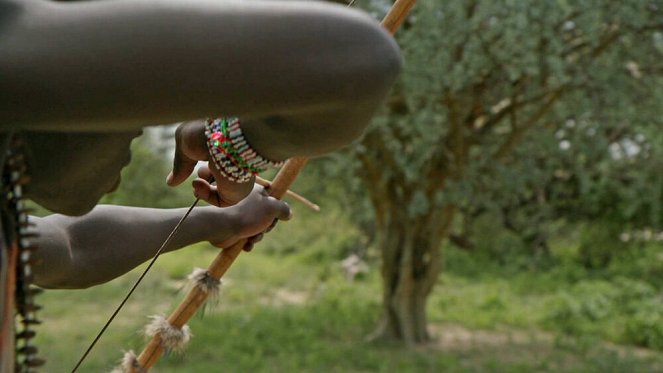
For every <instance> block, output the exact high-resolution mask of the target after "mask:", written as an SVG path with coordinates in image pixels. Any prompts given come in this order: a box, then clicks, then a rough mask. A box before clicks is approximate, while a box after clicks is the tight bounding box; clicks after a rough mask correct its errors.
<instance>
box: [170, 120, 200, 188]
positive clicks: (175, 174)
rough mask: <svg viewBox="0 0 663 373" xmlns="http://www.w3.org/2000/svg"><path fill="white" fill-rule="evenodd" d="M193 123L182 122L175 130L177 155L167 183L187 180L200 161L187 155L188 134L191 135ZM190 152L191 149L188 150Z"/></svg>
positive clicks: (178, 182) (179, 182)
mask: <svg viewBox="0 0 663 373" xmlns="http://www.w3.org/2000/svg"><path fill="white" fill-rule="evenodd" d="M191 127H192V126H191V125H187V123H183V124H181V125H180V126H179V127H178V128H177V130H176V131H175V156H174V157H173V170H172V171H171V172H170V173H169V174H168V177H167V178H166V183H167V184H168V185H169V186H176V185H179V184H181V183H182V182H183V181H185V180H186V179H187V178H188V177H189V175H191V173H193V169H194V168H195V167H196V164H197V163H198V160H197V159H192V158H191V157H189V156H188V155H187V150H188V144H187V136H189V137H191V134H190V133H189V132H191ZM188 152H189V153H190V151H188Z"/></svg>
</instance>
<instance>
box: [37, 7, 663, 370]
mask: <svg viewBox="0 0 663 373" xmlns="http://www.w3.org/2000/svg"><path fill="white" fill-rule="evenodd" d="M390 5H391V3H390V2H389V1H387V0H372V1H370V2H365V1H358V2H357V4H355V6H357V7H360V8H363V9H365V10H366V11H368V12H370V13H371V14H373V15H374V16H375V18H376V19H380V18H382V16H383V15H384V14H385V13H386V11H387V9H388V8H389V6H390ZM397 39H398V42H399V44H400V45H401V48H402V50H403V54H404V59H405V69H404V72H403V74H402V75H401V77H400V80H399V81H398V83H397V84H396V86H395V87H394V89H393V91H392V93H391V95H390V97H389V98H388V100H387V102H386V104H385V105H384V108H383V109H382V110H381V111H380V112H379V113H378V114H377V116H376V118H375V120H374V122H373V124H372V125H371V127H370V129H369V131H368V132H367V133H366V135H365V136H364V137H363V139H362V140H360V141H358V142H357V143H356V144H354V145H353V146H352V147H349V148H347V149H345V150H344V151H341V152H338V153H335V154H333V155H330V156H327V157H323V158H319V159H316V160H313V161H312V162H311V163H310V165H309V166H308V167H307V169H306V170H305V171H304V173H303V175H302V176H301V177H300V179H299V180H298V181H297V183H296V184H295V186H294V187H293V189H294V190H295V191H296V192H298V193H300V194H303V195H305V196H307V197H308V198H309V199H311V200H313V201H314V202H316V203H318V204H319V205H320V206H321V208H322V211H321V212H319V213H316V212H312V211H309V210H307V208H306V207H304V206H303V205H301V204H298V203H297V202H291V206H292V207H293V208H294V210H295V218H294V220H293V221H291V222H288V223H281V224H279V226H278V228H277V229H276V230H275V231H273V232H272V233H270V234H269V235H268V236H267V237H266V239H265V240H264V241H263V242H262V243H261V244H260V245H259V246H258V247H257V248H256V249H255V250H254V251H253V252H251V253H250V254H243V255H241V257H240V258H239V259H238V261H237V262H236V263H235V265H234V266H233V267H232V268H231V269H230V271H229V272H228V274H227V275H226V277H225V278H224V280H223V285H222V291H221V294H220V296H219V298H218V299H217V300H216V301H214V302H212V303H213V304H209V305H208V306H207V307H206V309H205V312H204V313H202V315H201V316H199V317H196V318H194V319H193V320H192V321H191V323H190V326H191V328H192V331H193V334H194V338H193V340H192V342H191V343H190V345H189V347H188V349H187V351H186V353H185V354H184V355H175V354H171V355H168V356H166V357H165V358H163V359H162V360H161V361H160V362H159V364H158V365H157V367H156V368H155V369H154V371H156V372H220V371H223V372H248V371H251V372H396V371H397V372H441V371H444V372H655V371H662V372H663V354H662V351H663V231H662V229H663V228H662V223H663V221H662V220H663V208H662V203H663V156H662V155H663V154H662V153H663V134H662V132H661V128H663V127H662V123H661V122H662V121H663V96H662V93H663V91H662V90H663V84H661V82H662V77H663V1H657V0H652V1H649V0H623V1H611V2H608V1H599V0H583V1H566V0H551V1H524V0H465V1H459V0H449V1H442V0H420V1H419V2H418V4H417V5H416V6H415V7H414V10H413V13H412V15H411V16H410V17H409V18H408V20H407V21H406V23H405V24H404V25H403V27H402V28H401V30H400V31H399V32H398V35H397ZM172 143H173V141H172V136H171V134H170V132H169V131H168V129H163V128H162V129H153V130H150V131H148V132H147V134H146V135H145V136H143V137H142V138H141V139H139V140H137V141H135V142H134V144H133V161H132V163H131V165H130V166H129V167H128V168H127V169H125V170H124V173H123V178H122V180H123V181H122V185H121V187H120V189H119V190H118V191H117V192H115V193H114V194H112V195H109V196H107V197H106V198H105V200H104V203H113V204H122V205H133V206H149V207H184V206H188V205H189V204H190V203H191V202H192V199H193V197H192V196H191V190H190V188H187V187H186V186H184V187H181V188H178V189H170V188H168V187H166V186H165V182H164V179H165V177H166V175H167V173H168V171H169V162H170V160H171V159H172V158H171V155H170V154H171V152H172ZM267 176H270V175H267ZM155 250H156V248H155ZM215 254H216V249H214V248H212V247H211V246H209V245H207V244H199V245H196V246H195V247H192V248H188V249H185V250H182V251H180V252H177V253H172V254H167V255H165V256H163V257H162V258H161V259H160V260H159V262H157V265H156V267H155V268H154V269H153V270H152V271H151V273H150V274H149V275H148V277H147V279H146V281H145V282H144V283H143V285H141V287H139V288H138V290H137V292H136V293H135V294H134V296H133V298H132V299H131V300H130V301H129V303H128V304H127V306H126V307H125V309H124V310H123V311H122V313H121V314H120V316H119V317H118V319H117V320H116V321H115V322H114V324H113V325H112V326H111V328H110V329H109V331H108V332H107V333H106V335H105V336H104V337H103V339H102V340H101V342H100V343H99V345H97V347H96V348H95V350H93V352H92V354H91V356H90V357H89V359H88V360H87V362H86V363H85V364H84V365H83V368H82V371H84V372H88V371H89V372H101V371H109V370H111V369H112V367H113V366H114V365H116V364H117V362H118V361H119V359H120V358H121V357H122V354H123V351H126V350H129V349H134V350H136V351H137V352H139V351H140V350H141V349H142V347H143V345H144V343H143V341H144V338H143V336H142V335H141V328H142V326H143V325H145V324H147V323H148V322H149V320H148V316H149V315H154V314H162V315H167V314H168V313H169V312H170V311H171V310H172V309H173V308H174V307H175V306H176V305H177V304H178V302H179V300H180V299H181V298H182V297H183V295H184V291H183V290H182V289H183V287H184V286H185V279H186V275H187V274H189V273H190V272H191V271H192V269H193V268H194V267H206V266H207V265H208V263H209V262H210V261H211V259H212V258H213V257H214V256H215ZM137 276H138V273H137V272H136V271H134V272H132V273H130V274H128V275H126V276H124V277H122V278H119V279H117V280H115V281H113V282H111V283H108V284H105V285H102V286H99V287H95V288H91V289H86V290H80V291H71V290H66V291H48V292H46V295H44V296H43V297H41V298H40V301H41V302H42V303H44V305H45V308H44V310H43V311H42V312H41V315H42V317H43V318H44V319H45V323H44V325H43V326H42V327H41V328H40V329H41V330H40V333H39V334H38V337H39V341H38V343H39V345H40V346H48V347H47V348H46V347H44V348H42V350H43V351H44V355H45V356H46V358H47V359H48V360H49V371H53V372H59V371H67V370H68V369H71V367H72V366H73V365H74V363H75V362H76V360H77V359H78V358H79V357H80V355H81V354H82V352H83V351H84V349H85V348H86V347H87V345H88V344H89V343H90V341H91V340H92V338H93V337H94V335H96V333H97V331H98V330H99V328H101V326H102V325H103V323H104V322H105V320H106V319H107V318H108V317H109V316H110V313H111V312H112V310H113V309H114V308H115V307H116V305H117V304H118V303H119V301H120V300H121V298H122V296H123V295H124V294H125V293H126V291H127V290H128V288H129V287H130V286H131V284H132V283H133V282H134V281H135V279H136V277H137Z"/></svg>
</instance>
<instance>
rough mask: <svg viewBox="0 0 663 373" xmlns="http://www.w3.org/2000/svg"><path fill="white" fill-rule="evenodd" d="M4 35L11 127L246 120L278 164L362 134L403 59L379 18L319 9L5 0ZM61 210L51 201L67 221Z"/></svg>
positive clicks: (131, 127) (0, 57)
mask: <svg viewBox="0 0 663 373" xmlns="http://www.w3.org/2000/svg"><path fill="white" fill-rule="evenodd" d="M0 32H1V33H2V37H1V38H0V71H2V73H3V77H2V79H0V126H11V128H12V129H16V128H21V129H30V130H39V131H73V132H114V131H135V130H138V129H141V128H142V127H144V126H147V125H156V124H164V123H174V122H186V121H193V122H189V123H191V124H192V125H193V126H194V127H196V125H197V127H196V128H200V123H201V121H200V120H196V118H206V117H219V116H238V117H240V118H241V119H242V129H243V131H244V134H245V137H246V138H247V140H248V141H249V143H250V144H251V145H252V146H253V147H254V148H255V149H256V150H257V151H258V152H259V153H260V154H261V155H262V156H263V157H265V158H267V159H272V160H277V161H278V160H283V159H286V158H289V157H292V156H315V155H320V154H324V153H326V152H329V151H331V150H334V149H337V148H339V147H341V146H343V145H346V144H348V143H350V142H351V141H352V140H354V139H356V138H357V137H358V136H360V135H361V133H362V132H363V130H364V128H365V127H366V125H367V124H368V121H369V119H370V117H371V116H372V114H373V113H374V111H375V110H376V108H377V107H378V106H379V104H380V103H381V102H382V100H383V98H384V96H385V95H386V93H387V91H388V89H389V87H390V86H391V84H392V83H393V81H394V79H395V77H396V74H397V73H398V71H399V68H400V63H401V60H400V54H399V51H398V47H397V45H396V43H395V42H394V40H393V39H392V37H391V36H390V35H389V34H388V33H387V32H386V31H385V30H383V29H382V27H381V26H380V25H379V24H378V23H377V22H375V21H374V20H372V19H371V18H369V17H368V16H366V15H365V14H363V13H361V12H359V11H355V10H352V9H346V8H345V7H342V6H337V5H331V4H325V3H317V2H280V1H266V2H260V1H232V0H231V1H223V2H221V1H212V0H188V1H185V2H183V1H177V0H161V1H149V0H115V1H85V2H74V3H54V2H50V1H40V0H0ZM198 135H199V136H197V137H187V138H186V139H187V141H190V142H192V143H191V145H190V146H189V147H188V148H193V147H195V146H196V145H197V144H198V143H199V141H200V140H199V139H200V136H202V133H201V132H200V131H199V132H198ZM181 145H182V146H184V145H186V144H181ZM116 149H117V150H116V151H121V152H126V149H124V148H123V149H120V148H116ZM198 150H201V148H200V147H199V148H198ZM106 151H114V149H107V150H106ZM201 154H202V155H201ZM185 155H186V156H187V157H188V156H196V157H197V158H198V159H195V160H206V158H208V156H207V154H206V153H205V152H202V153H201V152H200V151H197V152H190V153H188V154H185ZM201 158H203V159H201ZM85 161H93V160H81V162H85ZM181 169H185V170H190V167H183V168H181ZM176 170H178V167H177V165H176ZM65 171H66V170H63V172H65ZM61 176H67V175H61ZM100 176H102V177H109V178H111V179H112V180H113V181H114V180H115V179H116V175H100ZM186 176H188V175H186V174H184V173H181V172H175V177H174V178H173V179H172V180H170V184H171V185H177V184H179V183H181V182H182V181H183V180H184V179H186ZM34 177H35V180H34V182H35V183H37V182H41V180H40V175H37V174H36V173H35V175H34ZM43 182H44V183H45V184H48V183H50V182H53V180H49V179H47V180H44V181H43ZM72 184H74V185H81V183H76V182H75V180H72ZM85 187H86V188H94V187H95V186H91V185H86V186H85ZM227 188H228V189H229V190H228V192H229V193H227V194H230V195H233V194H239V195H240V196H241V195H246V193H248V191H249V190H250V187H248V188H247V187H246V186H241V185H233V184H228V185H227ZM233 188H239V189H241V191H239V192H238V191H237V190H234V189H233ZM97 192H98V194H100V195H101V194H103V193H105V190H103V189H98V190H97ZM81 194H89V193H81ZM223 198H225V197H224V196H221V199H223ZM97 199H98V198H97ZM239 199H241V198H234V199H231V200H229V201H226V202H227V204H232V203H236V202H237V201H238V200H239ZM61 201H62V200H61V199H54V198H53V199H50V200H48V201H46V200H45V199H43V198H42V201H41V202H42V203H43V204H45V205H46V206H47V207H49V208H50V209H52V210H55V211H57V210H58V208H59V204H60V203H61ZM84 202H87V206H90V205H91V204H90V202H89V201H81V203H82V204H85V203H84Z"/></svg>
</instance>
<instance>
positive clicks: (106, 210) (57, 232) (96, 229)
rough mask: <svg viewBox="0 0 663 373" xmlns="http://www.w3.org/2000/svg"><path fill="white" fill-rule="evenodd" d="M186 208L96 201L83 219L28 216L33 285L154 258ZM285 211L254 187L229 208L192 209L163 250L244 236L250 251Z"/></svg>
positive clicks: (53, 284) (94, 279)
mask: <svg viewBox="0 0 663 373" xmlns="http://www.w3.org/2000/svg"><path fill="white" fill-rule="evenodd" d="M185 211H186V209H184V208H181V209H153V208H137V207H124V206H109V205H100V206H97V207H95V208H94V209H93V210H92V212H90V213H89V214H87V215H85V216H83V217H70V216H65V215H60V214H55V215H50V216H47V217H45V218H33V219H32V222H33V223H35V224H36V225H35V227H34V228H33V229H35V231H36V232H38V233H39V241H38V242H37V244H38V246H39V250H37V251H36V252H35V255H36V261H37V263H38V264H36V265H34V266H33V271H34V273H35V283H36V284H37V285H40V286H42V287H47V288H85V287H88V286H92V285H96V284H99V283H102V282H106V281H109V280H111V279H113V278H115V277H118V276H120V275H122V274H124V273H125V272H127V271H129V270H131V269H132V268H134V267H135V266H137V265H139V264H140V263H142V262H144V261H146V260H147V259H149V258H151V257H153V256H154V254H155V253H156V251H157V249H158V248H159V247H160V246H161V244H162V243H163V242H164V240H165V238H166V237H168V234H169V233H170V230H171V229H172V228H173V227H174V226H175V225H176V224H177V222H178V221H179V219H180V218H181V217H182V216H183V215H184V213H185ZM290 214H291V212H290V209H289V208H288V205H287V204H285V203H284V202H282V201H279V200H277V199H275V198H273V197H269V195H268V194H267V192H266V191H265V190H264V188H263V187H261V186H259V185H256V186H255V188H254V190H253V192H252V193H251V194H250V195H249V197H247V198H245V199H244V200H242V201H241V202H240V203H238V204H236V205H234V206H232V207H227V208H218V207H212V206H209V207H201V208H196V209H194V210H193V211H192V212H191V215H190V216H189V217H188V218H187V219H186V220H185V221H184V222H183V224H182V227H181V229H180V230H179V231H178V233H177V234H176V235H175V236H174V237H173V240H172V241H171V243H170V244H169V245H168V246H166V247H165V251H164V252H168V251H173V250H177V249H179V248H182V247H185V246H188V245H191V244H194V243H196V242H200V241H209V242H211V243H212V244H213V245H215V246H218V247H229V246H230V245H232V244H234V243H235V242H237V241H238V240H240V239H242V238H249V242H248V243H247V246H245V250H250V249H251V248H252V246H253V244H255V243H256V242H257V241H259V240H260V239H261V238H262V232H264V231H265V230H269V229H270V228H271V227H273V224H274V223H273V222H274V219H279V220H288V219H289V218H290ZM118 248H121V249H118Z"/></svg>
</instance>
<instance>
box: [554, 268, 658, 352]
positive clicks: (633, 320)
mask: <svg viewBox="0 0 663 373" xmlns="http://www.w3.org/2000/svg"><path fill="white" fill-rule="evenodd" d="M545 322H546V323H547V324H548V326H552V327H554V328H555V329H560V330H562V331H563V332H565V333H567V334H571V335H575V336H583V335H590V336H599V337H602V338H607V339H611V340H613V341H615V342H624V343H633V344H637V345H640V346H644V347H649V348H655V349H660V350H663V299H661V297H660V296H658V295H657V291H656V289H655V288H654V287H653V286H652V285H650V284H649V283H646V282H644V281H638V280H632V279H627V278H623V277H619V278H616V279H614V280H613V281H610V282H609V281H605V280H584V281H581V282H579V283H577V284H576V285H574V286H573V287H571V289H569V290H564V291H560V292H559V293H558V295H557V297H555V298H554V299H553V300H552V301H551V303H550V304H549V311H548V314H547V316H546V317H545Z"/></svg>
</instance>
